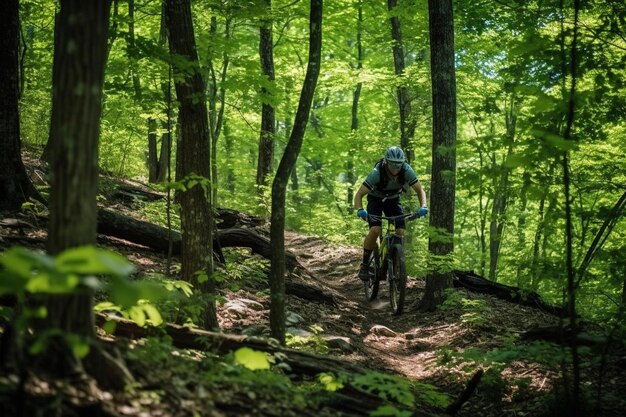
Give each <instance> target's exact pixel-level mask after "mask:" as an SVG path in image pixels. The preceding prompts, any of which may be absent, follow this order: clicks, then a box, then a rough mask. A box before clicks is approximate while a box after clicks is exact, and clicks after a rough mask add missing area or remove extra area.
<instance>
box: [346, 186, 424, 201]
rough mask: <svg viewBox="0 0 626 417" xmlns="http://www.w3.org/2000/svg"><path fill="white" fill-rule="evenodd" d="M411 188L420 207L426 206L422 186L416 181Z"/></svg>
mask: <svg viewBox="0 0 626 417" xmlns="http://www.w3.org/2000/svg"><path fill="white" fill-rule="evenodd" d="M411 188H413V189H414V190H415V193H416V194H417V198H419V200H420V207H426V206H428V201H426V192H425V191H424V188H423V187H422V184H421V183H420V182H419V181H418V182H416V183H415V184H413V185H412V186H411ZM355 201H356V198H355Z"/></svg>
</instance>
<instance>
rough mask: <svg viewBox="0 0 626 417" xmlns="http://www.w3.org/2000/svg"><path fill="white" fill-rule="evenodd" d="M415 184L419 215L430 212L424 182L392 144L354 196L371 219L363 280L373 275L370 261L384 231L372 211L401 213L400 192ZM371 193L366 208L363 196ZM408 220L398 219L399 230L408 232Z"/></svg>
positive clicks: (362, 214) (359, 208) (362, 212)
mask: <svg viewBox="0 0 626 417" xmlns="http://www.w3.org/2000/svg"><path fill="white" fill-rule="evenodd" d="M409 187H410V188H413V190H415V193H416V194H417V197H418V198H419V201H420V208H419V210H417V212H416V213H415V215H416V216H417V217H423V216H426V214H428V205H427V201H426V193H425V192H424V188H422V184H420V182H419V181H418V179H417V175H415V171H413V168H411V166H410V165H409V164H408V163H406V161H405V158H404V152H403V151H402V149H400V148H399V147H397V146H392V147H391V148H389V149H387V151H386V152H385V156H384V158H382V159H380V160H379V161H378V162H377V163H376V165H375V166H374V169H373V170H372V172H370V173H369V175H368V176H367V178H365V181H363V184H362V185H361V187H360V188H359V190H358V191H357V192H356V195H355V196H354V208H355V209H356V210H357V213H356V214H357V216H359V217H360V218H361V219H363V220H365V221H367V222H368V223H369V232H368V233H367V236H365V241H364V242H363V262H362V263H361V267H360V268H359V274H358V276H359V278H360V279H361V280H363V281H367V280H368V279H369V270H368V266H367V265H368V263H369V260H370V257H371V255H372V251H373V250H374V247H375V246H376V239H378V236H380V233H381V221H380V219H378V220H374V219H372V218H369V217H368V213H369V214H372V215H375V216H381V215H382V214H383V213H385V216H387V217H392V216H399V215H401V214H402V204H401V202H400V194H401V193H402V191H403V190H405V189H408V188H409ZM366 194H367V210H365V209H363V196H364V195H366ZM404 228H405V220H404V219H399V220H398V221H396V233H397V234H398V235H400V236H402V235H404Z"/></svg>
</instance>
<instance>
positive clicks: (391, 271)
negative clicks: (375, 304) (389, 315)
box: [387, 244, 406, 316]
mask: <svg viewBox="0 0 626 417" xmlns="http://www.w3.org/2000/svg"><path fill="white" fill-rule="evenodd" d="M387 277H388V280H389V299H390V303H391V310H392V311H393V314H394V315H396V316H397V315H398V314H400V313H402V310H403V309H404V297H405V295H406V264H405V263H404V249H403V248H402V245H398V244H396V245H393V246H392V247H391V265H389V268H388V270H387Z"/></svg>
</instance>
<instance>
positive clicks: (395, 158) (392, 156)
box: [385, 146, 404, 168]
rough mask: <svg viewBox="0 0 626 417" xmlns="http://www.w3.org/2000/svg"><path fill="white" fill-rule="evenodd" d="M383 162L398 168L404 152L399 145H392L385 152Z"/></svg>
mask: <svg viewBox="0 0 626 417" xmlns="http://www.w3.org/2000/svg"><path fill="white" fill-rule="evenodd" d="M385 162H386V163H388V164H390V165H396V166H398V168H400V167H401V166H402V163H403V162H404V152H403V151H402V149H400V148H399V147H397V146H392V147H391V148H389V149H387V151H386V152H385Z"/></svg>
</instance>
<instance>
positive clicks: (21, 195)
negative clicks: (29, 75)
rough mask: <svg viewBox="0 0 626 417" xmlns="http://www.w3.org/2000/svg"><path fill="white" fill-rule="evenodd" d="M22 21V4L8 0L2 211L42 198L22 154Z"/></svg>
mask: <svg viewBox="0 0 626 417" xmlns="http://www.w3.org/2000/svg"><path fill="white" fill-rule="evenodd" d="M19 22H20V20H19V1H18V0H6V2H5V3H4V5H3V10H2V13H0V62H1V63H2V64H0V80H2V82H0V149H2V151H1V152H0V196H2V197H1V198H0V211H2V210H19V208H20V207H21V205H22V203H24V202H25V201H28V198H29V197H36V198H37V199H41V197H40V196H39V194H38V193H37V191H36V190H35V187H34V186H33V184H32V183H31V181H30V178H28V175H27V174H26V169H25V168H24V164H23V162H22V155H21V141H20V117H19V105H18V95H19V88H20V87H19V59H18V55H19V54H18V52H19V39H20V30H19V25H20V23H19Z"/></svg>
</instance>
